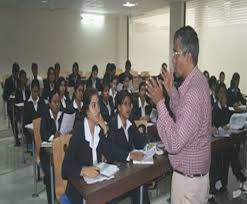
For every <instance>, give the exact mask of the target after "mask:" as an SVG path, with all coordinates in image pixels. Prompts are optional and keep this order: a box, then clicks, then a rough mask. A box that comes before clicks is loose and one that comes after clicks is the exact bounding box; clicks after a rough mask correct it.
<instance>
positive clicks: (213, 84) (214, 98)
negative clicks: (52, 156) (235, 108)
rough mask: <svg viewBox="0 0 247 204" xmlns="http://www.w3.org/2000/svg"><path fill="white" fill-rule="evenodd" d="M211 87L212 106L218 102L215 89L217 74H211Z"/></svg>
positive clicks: (209, 81)
mask: <svg viewBox="0 0 247 204" xmlns="http://www.w3.org/2000/svg"><path fill="white" fill-rule="evenodd" d="M208 84H209V88H210V97H211V105H212V107H213V106H214V104H215V103H216V102H217V99H216V94H215V89H216V87H217V79H216V77H215V76H211V77H210V79H209V80H208Z"/></svg>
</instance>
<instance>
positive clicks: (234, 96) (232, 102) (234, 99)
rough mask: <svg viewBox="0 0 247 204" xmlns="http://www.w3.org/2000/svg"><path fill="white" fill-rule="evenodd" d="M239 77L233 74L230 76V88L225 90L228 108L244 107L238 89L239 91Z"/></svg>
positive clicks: (244, 101)
mask: <svg viewBox="0 0 247 204" xmlns="http://www.w3.org/2000/svg"><path fill="white" fill-rule="evenodd" d="M239 81H240V75H239V74H238V73H237V72H235V73H234V74H233V76H232V80H231V85H230V88H229V89H228V90H227V101H228V103H227V104H228V105H229V106H239V105H241V104H242V105H246V100H245V99H244V97H243V95H242V93H241V91H240V89H239V87H238V86H239Z"/></svg>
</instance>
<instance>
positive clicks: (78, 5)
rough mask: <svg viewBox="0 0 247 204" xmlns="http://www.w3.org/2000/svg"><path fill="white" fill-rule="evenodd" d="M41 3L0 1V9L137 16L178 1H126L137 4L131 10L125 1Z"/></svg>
mask: <svg viewBox="0 0 247 204" xmlns="http://www.w3.org/2000/svg"><path fill="white" fill-rule="evenodd" d="M42 1H44V0H0V8H15V9H38V10H40V9H42V10H51V11H55V10H68V11H71V10H77V11H80V12H90V13H101V14H114V15H124V14H132V15H139V14H143V13H145V12H148V11H152V10H155V9H159V8H162V7H164V6H166V5H168V4H169V2H170V1H178V0H128V1H129V2H137V3H138V6H136V7H134V8H131V9H130V8H126V7H123V6H122V4H123V3H125V2H126V1H127V0H47V1H48V2H47V3H42Z"/></svg>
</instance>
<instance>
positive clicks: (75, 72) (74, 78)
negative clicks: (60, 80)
mask: <svg viewBox="0 0 247 204" xmlns="http://www.w3.org/2000/svg"><path fill="white" fill-rule="evenodd" d="M68 81H69V86H72V87H74V86H75V85H76V84H77V83H79V82H80V81H81V76H80V74H79V64H78V63H77V62H75V63H74V64H73V65H72V73H71V74H70V75H69V77H68Z"/></svg>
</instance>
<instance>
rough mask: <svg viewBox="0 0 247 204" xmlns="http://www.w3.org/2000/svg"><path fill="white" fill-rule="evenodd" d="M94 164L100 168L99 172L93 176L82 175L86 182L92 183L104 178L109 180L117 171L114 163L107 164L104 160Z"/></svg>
mask: <svg viewBox="0 0 247 204" xmlns="http://www.w3.org/2000/svg"><path fill="white" fill-rule="evenodd" d="M96 166H97V167H98V168H99V169H100V173H99V175H98V176H97V177H95V178H89V177H86V176H84V177H83V178H84V180H85V182H86V183H87V184H93V183H97V182H101V181H104V180H110V179H112V178H114V175H115V174H116V173H117V172H118V171H119V168H118V167H117V166H116V165H113V164H107V163H104V162H101V163H98V164H97V165H96Z"/></svg>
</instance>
